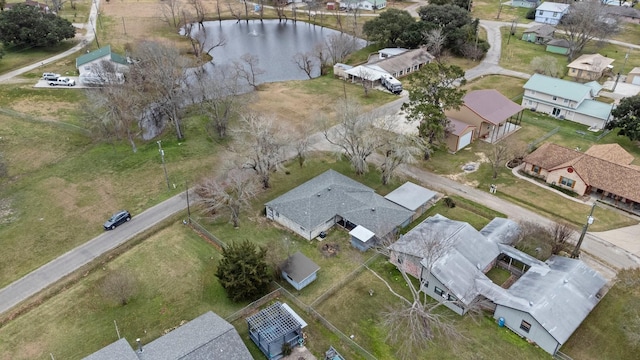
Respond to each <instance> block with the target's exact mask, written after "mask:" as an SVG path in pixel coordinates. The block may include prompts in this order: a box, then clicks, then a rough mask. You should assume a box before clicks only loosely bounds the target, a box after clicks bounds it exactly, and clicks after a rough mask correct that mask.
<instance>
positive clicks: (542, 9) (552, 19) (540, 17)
mask: <svg viewBox="0 0 640 360" xmlns="http://www.w3.org/2000/svg"><path fill="white" fill-rule="evenodd" d="M568 11H569V4H562V3H555V2H549V1H545V2H543V3H542V5H540V6H538V7H537V8H536V22H539V23H545V24H551V25H558V23H560V19H562V17H563V16H564V15H566V14H567V12H568Z"/></svg>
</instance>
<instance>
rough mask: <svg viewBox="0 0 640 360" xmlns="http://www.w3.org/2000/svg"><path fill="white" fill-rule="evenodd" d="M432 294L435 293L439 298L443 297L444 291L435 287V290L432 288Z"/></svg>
mask: <svg viewBox="0 0 640 360" xmlns="http://www.w3.org/2000/svg"><path fill="white" fill-rule="evenodd" d="M433 292H435V293H436V294H438V295H440V296H442V297H444V290H442V289H440V288H439V287H437V286H436V287H435V288H433Z"/></svg>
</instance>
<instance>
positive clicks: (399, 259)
mask: <svg viewBox="0 0 640 360" xmlns="http://www.w3.org/2000/svg"><path fill="white" fill-rule="evenodd" d="M398 264H402V256H398Z"/></svg>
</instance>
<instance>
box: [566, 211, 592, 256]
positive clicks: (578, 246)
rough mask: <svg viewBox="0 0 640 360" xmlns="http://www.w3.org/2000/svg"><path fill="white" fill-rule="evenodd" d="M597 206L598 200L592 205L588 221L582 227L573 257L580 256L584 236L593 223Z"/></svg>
mask: <svg viewBox="0 0 640 360" xmlns="http://www.w3.org/2000/svg"><path fill="white" fill-rule="evenodd" d="M595 208H596V202H595V201H594V202H593V206H592V207H591V212H590V213H589V216H588V217H587V223H586V224H584V226H583V227H582V233H581V234H580V238H579V239H578V244H576V248H575V249H573V252H571V258H572V259H577V258H578V257H579V256H580V246H581V245H582V241H583V240H584V236H585V235H586V234H587V229H588V228H589V225H591V224H593V210H595Z"/></svg>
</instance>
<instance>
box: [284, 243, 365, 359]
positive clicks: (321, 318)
mask: <svg viewBox="0 0 640 360" xmlns="http://www.w3.org/2000/svg"><path fill="white" fill-rule="evenodd" d="M373 257H375V256H372V258H373ZM361 267H362V268H364V267H363V266H361ZM278 286H280V285H278ZM280 293H281V294H282V295H283V296H284V297H286V298H287V299H288V300H290V301H292V302H294V303H295V304H296V306H298V307H300V308H301V309H303V310H304V311H305V312H306V313H307V314H309V315H310V316H312V317H313V318H314V319H315V320H318V321H319V322H320V323H321V324H322V325H324V327H326V328H327V329H328V330H329V331H331V332H332V333H334V334H335V335H336V336H338V337H339V338H340V339H342V340H343V341H345V342H346V343H347V344H348V345H349V346H351V348H352V349H354V350H355V351H356V352H358V353H359V354H360V355H362V356H363V357H364V358H365V359H369V360H377V358H376V357H375V356H373V355H372V354H371V353H370V352H368V351H367V350H365V348H363V347H362V346H360V345H359V344H358V343H357V342H355V341H353V339H351V338H350V337H349V336H347V335H345V333H343V332H342V331H340V329H338V328H337V327H335V326H334V325H333V324H332V323H331V322H330V321H329V320H327V319H325V318H324V316H322V315H320V313H319V312H317V311H316V310H315V309H314V308H313V307H311V306H309V305H306V304H305V303H304V302H302V301H301V300H300V299H298V298H296V297H295V296H294V295H293V294H291V293H290V292H289V291H287V289H285V288H283V287H281V286H280Z"/></svg>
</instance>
